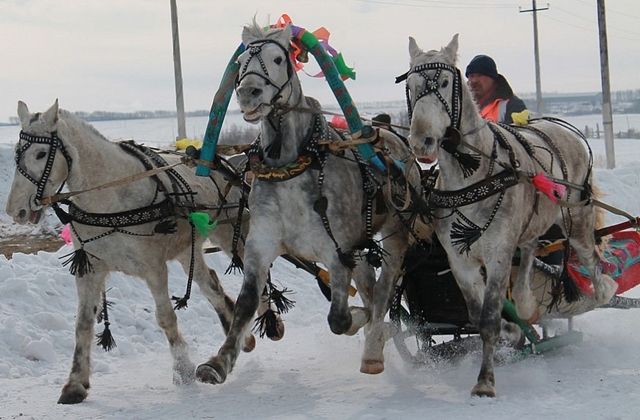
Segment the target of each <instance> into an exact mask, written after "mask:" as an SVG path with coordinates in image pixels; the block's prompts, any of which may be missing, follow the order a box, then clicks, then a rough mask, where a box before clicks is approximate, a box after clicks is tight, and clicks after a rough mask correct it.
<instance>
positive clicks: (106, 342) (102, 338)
mask: <svg viewBox="0 0 640 420" xmlns="http://www.w3.org/2000/svg"><path fill="white" fill-rule="evenodd" d="M109 325H110V324H109V321H105V323H104V331H102V332H101V333H99V334H96V338H97V340H96V343H97V344H98V345H99V346H100V347H102V348H103V349H104V351H110V350H111V349H113V348H114V347H117V346H116V340H114V339H113V335H112V334H111V330H110V329H109Z"/></svg>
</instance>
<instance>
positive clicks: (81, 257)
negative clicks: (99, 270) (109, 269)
mask: <svg viewBox="0 0 640 420" xmlns="http://www.w3.org/2000/svg"><path fill="white" fill-rule="evenodd" d="M67 257H69V258H68V259H67V260H65V261H64V262H63V263H62V266H63V267H66V266H67V265H69V264H71V267H70V268H69V272H70V273H71V274H72V275H74V276H75V275H76V273H78V276H80V277H84V275H85V274H87V273H91V272H92V271H93V265H92V264H91V261H89V257H93V258H95V259H98V260H99V259H100V258H98V257H96V256H95V255H93V254H90V253H88V252H87V251H85V250H84V248H80V249H76V250H75V251H73V252H71V253H69V254H67V255H63V256H62V257H60V259H63V258H67Z"/></svg>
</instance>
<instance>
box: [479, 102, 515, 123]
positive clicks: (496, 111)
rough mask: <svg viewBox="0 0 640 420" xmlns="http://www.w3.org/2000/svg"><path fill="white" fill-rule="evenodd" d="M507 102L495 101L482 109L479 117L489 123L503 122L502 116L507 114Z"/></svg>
mask: <svg viewBox="0 0 640 420" xmlns="http://www.w3.org/2000/svg"><path fill="white" fill-rule="evenodd" d="M508 102H509V100H508V99H496V100H495V101H493V102H491V103H490V104H487V105H485V106H484V107H483V108H482V110H481V111H480V116H482V118H484V119H486V120H489V121H493V122H503V121H504V116H505V114H506V113H507V103H508Z"/></svg>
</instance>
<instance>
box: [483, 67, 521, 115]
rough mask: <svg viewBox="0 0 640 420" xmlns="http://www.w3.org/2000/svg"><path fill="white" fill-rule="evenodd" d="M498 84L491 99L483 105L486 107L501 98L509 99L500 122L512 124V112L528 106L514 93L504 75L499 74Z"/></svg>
mask: <svg viewBox="0 0 640 420" xmlns="http://www.w3.org/2000/svg"><path fill="white" fill-rule="evenodd" d="M497 84H498V85H497V86H496V90H495V91H494V92H493V95H491V98H489V100H488V101H486V103H485V104H482V105H481V106H482V108H484V107H486V106H488V105H490V104H493V103H494V102H495V101H497V100H499V99H500V100H506V101H508V102H507V106H506V112H505V113H504V116H502V117H498V122H501V123H505V124H512V123H513V119H512V118H511V114H512V113H514V112H521V111H524V110H525V109H527V106H526V105H525V104H524V102H523V101H522V99H520V98H518V97H517V96H516V95H515V94H514V93H513V90H512V89H511V86H509V82H507V79H505V78H504V76H503V75H501V74H499V75H498V80H497Z"/></svg>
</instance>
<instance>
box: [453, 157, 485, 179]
mask: <svg viewBox="0 0 640 420" xmlns="http://www.w3.org/2000/svg"><path fill="white" fill-rule="evenodd" d="M451 156H453V157H454V158H455V159H456V160H457V161H458V165H459V166H460V170H462V176H463V177H465V178H469V177H470V176H471V175H473V173H474V172H475V171H477V170H478V168H480V155H477V154H475V153H461V152H459V151H457V150H455V151H454V152H453V153H452V154H451Z"/></svg>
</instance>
